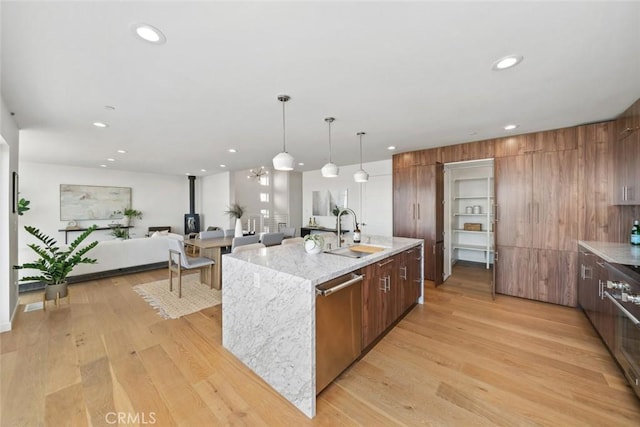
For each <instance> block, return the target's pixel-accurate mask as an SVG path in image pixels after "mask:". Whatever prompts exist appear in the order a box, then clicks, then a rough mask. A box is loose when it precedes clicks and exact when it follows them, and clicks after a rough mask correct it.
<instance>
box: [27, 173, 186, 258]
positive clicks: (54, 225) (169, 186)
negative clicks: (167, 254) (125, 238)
mask: <svg viewBox="0 0 640 427" xmlns="http://www.w3.org/2000/svg"><path fill="white" fill-rule="evenodd" d="M60 184H77V185H102V186H114V187H131V206H132V207H133V208H134V209H137V210H139V211H141V212H142V219H136V220H134V224H133V226H134V228H133V229H130V230H129V232H130V235H131V237H142V236H144V235H145V234H146V233H147V227H149V226H164V225H169V226H171V227H172V229H173V231H175V232H177V233H183V231H184V230H183V227H184V214H185V213H187V212H188V210H189V182H188V180H187V178H186V177H185V176H175V175H159V174H149V173H136V172H125V171H118V170H112V169H95V168H83V167H76V166H61V165H52V164H44V163H30V162H21V163H20V191H21V196H22V197H24V198H25V199H27V200H30V201H31V205H30V208H31V210H30V211H28V212H26V213H25V214H24V215H23V216H21V217H20V241H19V244H20V247H23V246H24V245H26V243H28V242H31V241H33V240H32V239H33V238H32V237H31V236H30V235H28V234H27V233H26V232H25V231H24V230H23V226H24V225H33V226H35V227H38V228H39V229H40V230H41V231H42V232H44V233H45V234H47V235H49V236H52V237H54V238H56V239H57V240H58V242H61V243H62V242H64V233H62V232H59V231H58V230H59V229H63V228H65V227H66V226H67V221H60ZM197 185H198V181H197V180H196V186H197ZM77 222H78V225H80V226H90V225H92V224H94V223H95V224H98V225H102V226H104V225H107V224H109V223H110V222H112V220H95V221H93V220H91V221H77ZM108 233H109V232H108V231H96V232H95V233H93V235H92V236H91V238H90V239H92V240H107V239H111V238H112V236H109V234H108ZM77 235H78V234H77V233H75V234H70V235H69V239H70V240H71V239H72V238H73V236H77Z"/></svg>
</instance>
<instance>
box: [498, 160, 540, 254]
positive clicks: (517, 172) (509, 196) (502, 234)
mask: <svg viewBox="0 0 640 427" xmlns="http://www.w3.org/2000/svg"><path fill="white" fill-rule="evenodd" d="M494 173H495V183H496V194H495V197H496V215H495V221H496V227H495V230H496V235H495V237H496V244H497V245H498V246H517V247H522V248H528V247H530V246H531V229H532V226H531V213H532V203H531V199H532V192H531V180H532V154H524V155H521V156H509V157H501V158H497V159H496V161H495V172H494Z"/></svg>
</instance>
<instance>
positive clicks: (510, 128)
mask: <svg viewBox="0 0 640 427" xmlns="http://www.w3.org/2000/svg"><path fill="white" fill-rule="evenodd" d="M517 127H518V125H506V126H505V127H504V128H503V129H504V130H514V129H515V128H517Z"/></svg>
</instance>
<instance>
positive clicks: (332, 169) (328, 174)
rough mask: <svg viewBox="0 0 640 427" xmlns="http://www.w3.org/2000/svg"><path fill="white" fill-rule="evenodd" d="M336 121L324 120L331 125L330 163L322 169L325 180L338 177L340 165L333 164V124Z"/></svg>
mask: <svg viewBox="0 0 640 427" xmlns="http://www.w3.org/2000/svg"><path fill="white" fill-rule="evenodd" d="M334 120H335V119H334V118H333V117H327V118H326V119H324V121H325V122H327V123H329V163H327V164H326V165H324V166H323V167H322V169H321V172H322V176H323V177H325V178H335V177H336V176H338V172H339V171H340V169H338V165H336V164H335V163H333V162H331V123H333V121H334Z"/></svg>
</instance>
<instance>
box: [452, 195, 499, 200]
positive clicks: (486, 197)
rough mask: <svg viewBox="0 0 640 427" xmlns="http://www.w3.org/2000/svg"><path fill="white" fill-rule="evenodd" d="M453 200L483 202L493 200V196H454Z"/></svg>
mask: <svg viewBox="0 0 640 427" xmlns="http://www.w3.org/2000/svg"><path fill="white" fill-rule="evenodd" d="M453 199H454V200H484V199H493V196H456V197H454V198H453Z"/></svg>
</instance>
